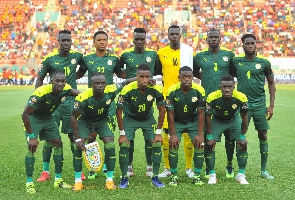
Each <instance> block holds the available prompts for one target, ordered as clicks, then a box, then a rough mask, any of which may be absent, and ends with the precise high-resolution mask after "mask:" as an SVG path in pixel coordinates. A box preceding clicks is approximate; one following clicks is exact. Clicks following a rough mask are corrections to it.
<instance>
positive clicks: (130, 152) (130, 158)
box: [128, 140, 134, 165]
mask: <svg viewBox="0 0 295 200" xmlns="http://www.w3.org/2000/svg"><path fill="white" fill-rule="evenodd" d="M133 154H134V141H133V140H131V141H130V147H129V161H128V165H132V163H133Z"/></svg>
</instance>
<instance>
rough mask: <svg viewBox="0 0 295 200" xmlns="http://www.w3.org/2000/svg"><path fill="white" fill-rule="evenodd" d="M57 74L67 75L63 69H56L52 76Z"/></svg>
mask: <svg viewBox="0 0 295 200" xmlns="http://www.w3.org/2000/svg"><path fill="white" fill-rule="evenodd" d="M57 74H62V75H65V73H64V72H63V71H62V70H56V71H54V72H53V73H52V78H53V77H55V76H56V75H57Z"/></svg>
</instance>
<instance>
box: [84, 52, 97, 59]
mask: <svg viewBox="0 0 295 200" xmlns="http://www.w3.org/2000/svg"><path fill="white" fill-rule="evenodd" d="M95 55H96V54H95V52H90V53H87V54H86V55H85V56H84V57H83V59H84V60H87V59H91V58H92V57H94V56H95Z"/></svg>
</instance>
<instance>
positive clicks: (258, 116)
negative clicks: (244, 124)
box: [248, 104, 269, 131]
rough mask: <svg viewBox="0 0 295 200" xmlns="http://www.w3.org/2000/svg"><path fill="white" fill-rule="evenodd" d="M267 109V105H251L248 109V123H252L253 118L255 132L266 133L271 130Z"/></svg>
mask: <svg viewBox="0 0 295 200" xmlns="http://www.w3.org/2000/svg"><path fill="white" fill-rule="evenodd" d="M266 111H267V108H266V107H265V105H262V104H260V105H251V104H249V109H248V123H250V121H251V118H253V122H254V126H255V130H257V131H266V130H268V129H269V123H268V121H267V119H266Z"/></svg>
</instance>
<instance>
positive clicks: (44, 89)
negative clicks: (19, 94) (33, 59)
mask: <svg viewBox="0 0 295 200" xmlns="http://www.w3.org/2000/svg"><path fill="white" fill-rule="evenodd" d="M51 92H52V84H47V85H42V86H40V87H38V88H37V89H36V90H35V91H34V92H33V93H32V95H34V96H37V97H43V96H45V95H46V94H49V93H51Z"/></svg>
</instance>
